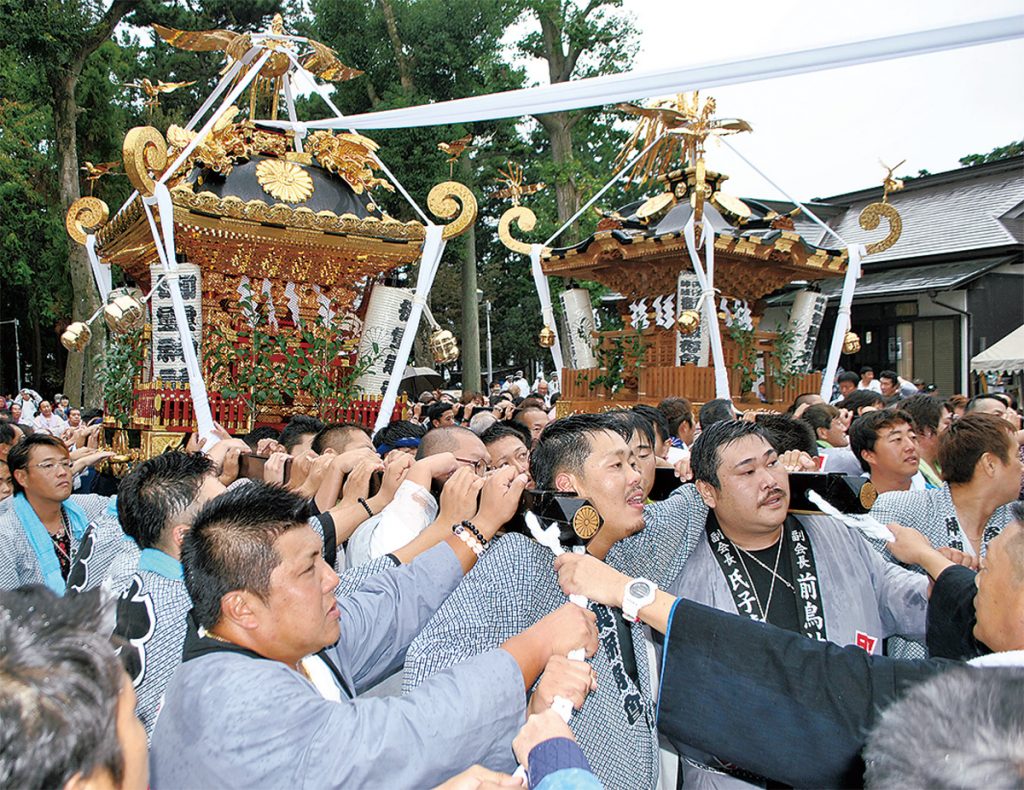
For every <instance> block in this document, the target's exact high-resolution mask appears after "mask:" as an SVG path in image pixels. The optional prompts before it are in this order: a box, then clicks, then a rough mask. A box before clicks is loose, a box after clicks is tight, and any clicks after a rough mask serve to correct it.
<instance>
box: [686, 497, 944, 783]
mask: <svg viewBox="0 0 1024 790" xmlns="http://www.w3.org/2000/svg"><path fill="white" fill-rule="evenodd" d="M796 518H797V521H799V522H800V524H801V525H803V527H804V529H805V531H806V533H807V538H808V540H809V542H810V544H811V549H812V551H813V553H814V563H815V566H816V569H817V576H818V594H819V596H820V598H821V608H822V612H823V614H824V618H825V627H826V633H827V637H828V640H829V641H830V642H835V643H836V644H839V645H860V646H861V647H864V648H865V649H868V648H870V652H872V653H874V654H876V655H881V653H882V640H883V639H886V638H888V637H890V636H892V635H894V634H903V635H906V636H909V637H911V638H913V639H919V638H923V637H924V632H925V617H926V614H927V610H928V595H927V589H928V579H927V577H924V576H921V575H920V574H915V573H912V572H910V571H907V570H905V569H904V568H900V567H898V566H896V565H892V564H890V563H887V562H885V561H884V560H883V559H882V558H881V557H879V556H878V554H877V553H876V552H875V550H874V549H873V548H872V547H871V546H870V545H869V544H868V542H867V541H866V540H865V539H864V538H863V537H861V535H860V533H858V532H855V531H853V530H852V529H849V528H847V527H846V526H845V525H844V524H842V523H841V522H839V521H837V520H836V519H833V518H832V517H830V516H822V515H818V516H797V517H796ZM669 591H670V592H671V593H673V594H674V595H676V596H677V597H680V598H686V599H688V600H691V601H696V602H697V603H702V604H705V605H707V606H711V607H714V608H715V609H720V610H721V611H724V612H732V613H735V614H739V612H738V610H737V608H736V604H735V601H734V599H733V596H732V593H731V592H730V589H729V584H728V582H727V581H726V578H725V575H724V574H723V573H722V571H721V566H720V565H719V564H718V561H717V560H716V559H715V557H714V555H713V554H712V550H711V546H710V544H709V541H708V539H707V537H706V536H705V537H704V539H703V540H701V541H699V542H698V544H697V547H696V548H695V550H694V551H693V553H692V554H691V555H690V558H689V560H688V561H687V562H686V566H685V567H684V568H683V571H682V573H681V574H680V576H679V578H678V579H677V580H676V581H675V583H674V584H673V585H672V586H671V588H670V590H669ZM783 591H784V592H786V593H789V591H788V590H783ZM789 594H792V593H789ZM744 616H746V614H745V613H744ZM737 715H742V712H740V711H737ZM691 756H692V757H694V758H695V759H697V760H698V761H699V762H702V763H703V762H706V761H707V760H708V759H712V758H708V757H707V756H706V755H700V754H699V753H696V752H695V753H693V754H692V755H691ZM683 775H684V783H685V785H686V786H687V787H691V786H694V787H715V788H726V787H750V785H749V784H748V783H746V782H743V781H741V780H739V779H736V778H734V777H732V776H729V775H726V774H722V773H716V772H712V771H708V770H703V769H700V768H697V767H695V766H694V765H693V764H692V763H690V762H687V761H684V765H683Z"/></svg>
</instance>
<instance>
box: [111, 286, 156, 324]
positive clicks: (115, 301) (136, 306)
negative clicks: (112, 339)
mask: <svg viewBox="0 0 1024 790" xmlns="http://www.w3.org/2000/svg"><path fill="white" fill-rule="evenodd" d="M138 293H139V292H138V291H137V290H135V289H127V288H126V289H119V290H118V291H112V292H111V294H110V301H108V302H107V306H106V307H104V308H103V318H104V320H105V321H106V322H107V326H108V327H110V331H111V332H113V333H114V334H124V333H126V332H131V331H132V330H133V329H135V328H137V327H138V326H140V325H141V324H142V323H143V322H144V321H145V320H146V308H145V306H144V305H143V304H142V300H141V299H140V298H139V296H138Z"/></svg>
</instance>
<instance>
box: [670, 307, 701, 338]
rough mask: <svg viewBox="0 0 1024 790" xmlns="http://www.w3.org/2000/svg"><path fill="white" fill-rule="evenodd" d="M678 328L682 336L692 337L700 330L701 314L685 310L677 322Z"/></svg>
mask: <svg viewBox="0 0 1024 790" xmlns="http://www.w3.org/2000/svg"><path fill="white" fill-rule="evenodd" d="M676 328H677V329H678V330H679V332H680V333H681V334H684V335H692V334H693V333H694V332H696V331H697V330H698V329H700V313H698V312H697V311H696V310H683V312H681V313H680V314H679V320H678V321H676Z"/></svg>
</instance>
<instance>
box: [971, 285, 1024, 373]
mask: <svg viewBox="0 0 1024 790" xmlns="http://www.w3.org/2000/svg"><path fill="white" fill-rule="evenodd" d="M1017 268H1024V267H1021V266H1018V267H1017ZM967 310H968V312H970V314H971V324H972V326H971V351H970V354H969V355H968V356H970V357H973V356H975V355H976V354H980V353H981V352H982V351H984V350H985V349H986V348H988V347H989V346H991V345H993V344H995V343H998V342H999V341H1000V340H1002V339H1003V338H1004V337H1005V336H1006V335H1007V334H1009V333H1010V332H1012V331H1013V330H1014V329H1016V328H1017V327H1018V326H1020V325H1021V324H1024V277H1021V276H1019V275H1013V274H989V275H986V276H985V277H982V278H980V279H979V280H978V281H977V282H976V283H975V284H973V285H972V287H971V288H970V289H969V290H968V292H967Z"/></svg>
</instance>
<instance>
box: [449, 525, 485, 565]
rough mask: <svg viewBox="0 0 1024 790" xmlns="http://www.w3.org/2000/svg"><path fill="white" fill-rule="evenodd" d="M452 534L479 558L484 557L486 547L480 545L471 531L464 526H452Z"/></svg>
mask: <svg viewBox="0 0 1024 790" xmlns="http://www.w3.org/2000/svg"><path fill="white" fill-rule="evenodd" d="M452 533H453V534H455V535H457V536H458V538H459V540H461V541H462V542H463V543H465V544H466V546H467V547H468V548H469V549H470V550H471V551H472V552H473V553H474V554H475V555H476V556H477V557H482V556H483V553H484V547H483V546H481V545H480V541H478V540H477V539H476V538H475V537H473V536H472V535H471V534H470V532H469V530H467V529H465V528H464V527H463V526H462V524H452Z"/></svg>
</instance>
